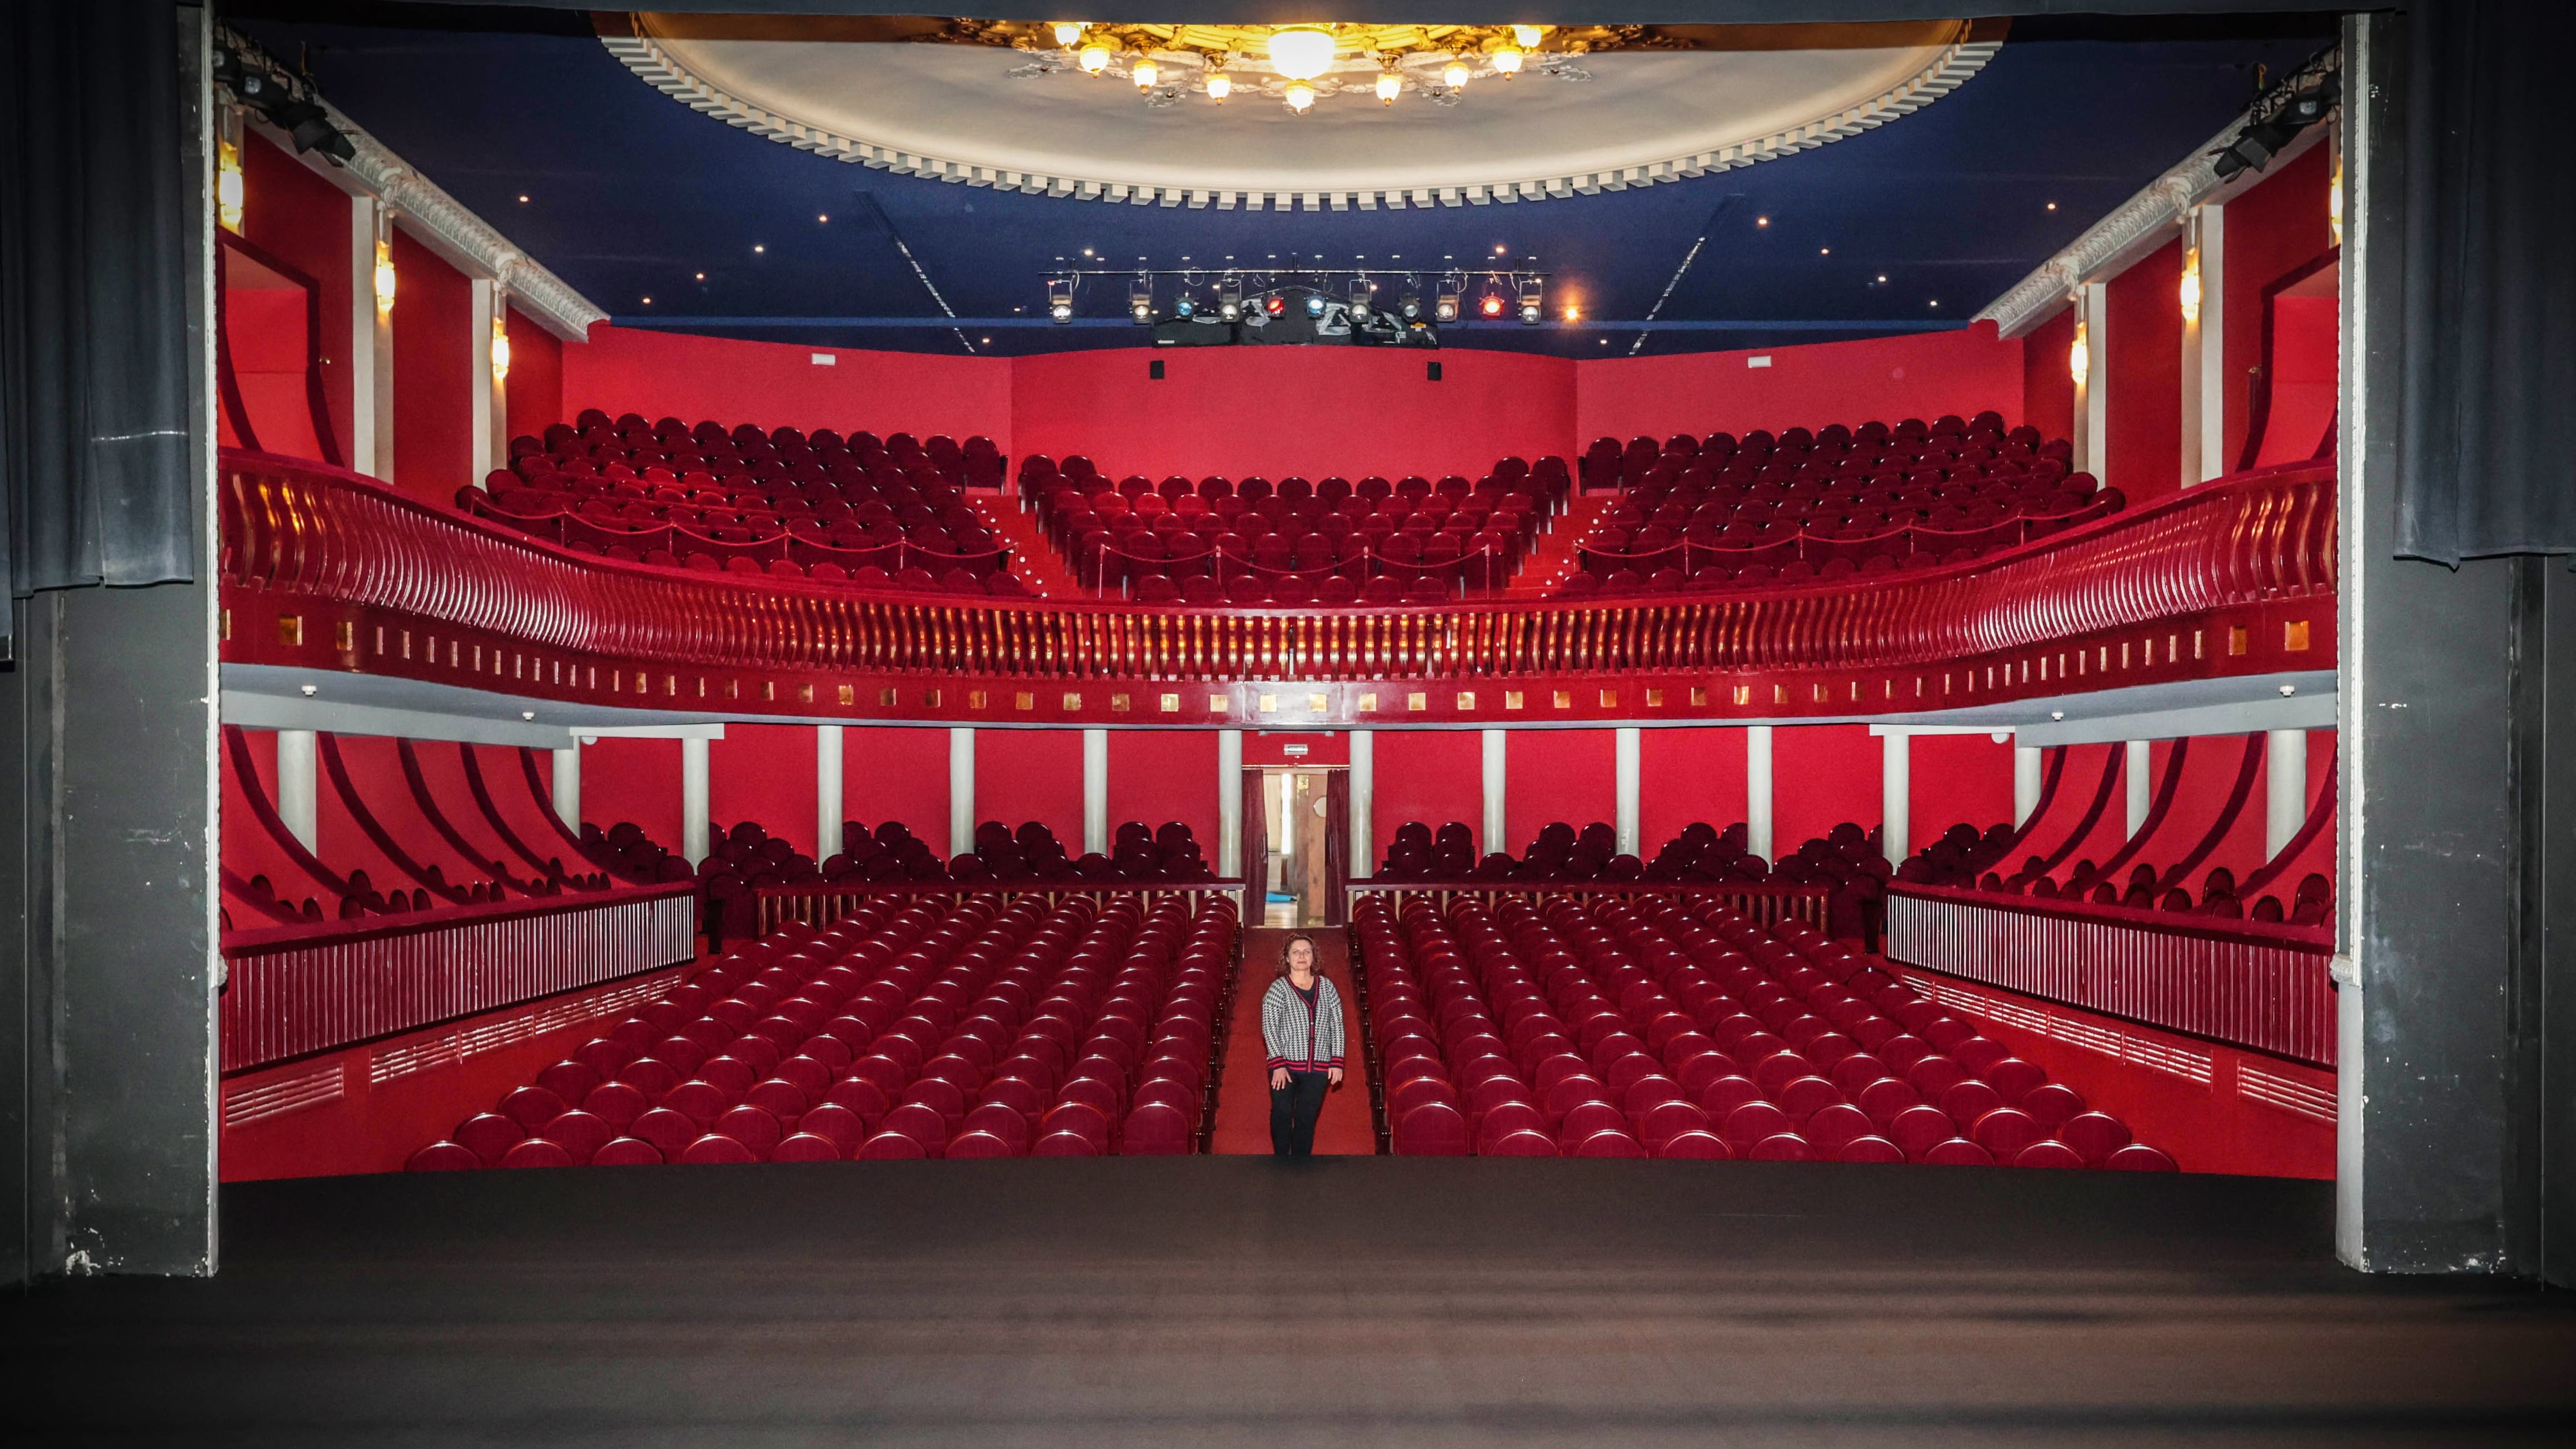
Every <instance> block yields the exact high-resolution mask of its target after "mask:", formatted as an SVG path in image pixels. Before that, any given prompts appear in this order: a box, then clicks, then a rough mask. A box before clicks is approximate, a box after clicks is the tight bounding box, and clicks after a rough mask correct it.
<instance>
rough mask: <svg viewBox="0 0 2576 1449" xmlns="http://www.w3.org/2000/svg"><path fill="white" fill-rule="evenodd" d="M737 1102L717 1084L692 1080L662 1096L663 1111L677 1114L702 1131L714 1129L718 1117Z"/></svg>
mask: <svg viewBox="0 0 2576 1449" xmlns="http://www.w3.org/2000/svg"><path fill="white" fill-rule="evenodd" d="M735 1100H737V1099H735V1098H733V1097H731V1096H730V1095H729V1094H727V1093H726V1092H725V1091H724V1090H723V1089H722V1088H720V1087H718V1086H717V1085H716V1084H715V1083H713V1082H709V1081H705V1080H691V1081H686V1082H682V1083H680V1084H679V1085H678V1086H676V1087H673V1088H672V1089H671V1090H670V1091H668V1092H665V1093H663V1094H662V1109H663V1110H664V1111H668V1112H677V1113H679V1114H680V1115H681V1116H683V1117H686V1118H688V1119H689V1120H690V1121H692V1122H695V1123H697V1124H698V1128H699V1130H700V1131H708V1130H711V1129H713V1128H714V1126H715V1121H716V1119H717V1118H718V1117H721V1116H723V1115H724V1114H725V1109H727V1108H729V1107H731V1106H732V1105H733V1104H734V1101H735Z"/></svg>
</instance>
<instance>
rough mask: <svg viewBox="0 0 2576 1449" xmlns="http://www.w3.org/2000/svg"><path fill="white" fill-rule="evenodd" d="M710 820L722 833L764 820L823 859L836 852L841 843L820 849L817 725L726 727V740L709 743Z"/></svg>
mask: <svg viewBox="0 0 2576 1449" xmlns="http://www.w3.org/2000/svg"><path fill="white" fill-rule="evenodd" d="M707 819H708V820H709V821H710V822H712V824H713V826H714V828H716V829H718V830H723V829H729V828H731V827H732V826H733V825H734V824H735V822H737V821H743V820H754V821H758V822H759V823H760V825H761V826H762V828H764V829H766V830H767V831H768V832H769V833H770V834H771V835H774V836H777V837H778V838H780V839H782V840H785V841H786V842H788V843H789V844H790V845H792V846H794V847H795V848H796V849H798V850H800V851H802V852H804V853H805V854H807V855H811V856H814V857H815V859H817V860H821V859H823V858H825V857H828V856H831V855H833V854H836V853H837V852H838V851H839V850H840V844H841V843H840V842H839V841H837V840H836V841H833V842H832V848H831V849H830V850H826V851H823V852H821V853H820V854H817V853H816V851H815V849H814V727H813V726H812V725H764V724H729V725H726V726H725V737H724V738H723V739H720V740H710V741H708V742H707ZM666 843H668V844H672V845H674V846H675V847H676V844H677V842H666Z"/></svg>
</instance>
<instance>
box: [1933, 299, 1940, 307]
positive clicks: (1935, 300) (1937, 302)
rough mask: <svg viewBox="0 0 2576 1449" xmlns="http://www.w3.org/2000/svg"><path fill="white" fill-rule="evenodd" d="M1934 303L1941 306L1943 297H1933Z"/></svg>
mask: <svg viewBox="0 0 2576 1449" xmlns="http://www.w3.org/2000/svg"><path fill="white" fill-rule="evenodd" d="M1932 305H1933V306H1935V307H1938V306H1940V305H1941V299H1940V298H1938V297H1935V298H1933V299H1932Z"/></svg>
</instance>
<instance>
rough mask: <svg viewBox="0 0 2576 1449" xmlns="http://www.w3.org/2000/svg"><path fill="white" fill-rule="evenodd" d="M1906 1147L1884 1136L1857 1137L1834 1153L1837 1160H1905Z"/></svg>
mask: <svg viewBox="0 0 2576 1449" xmlns="http://www.w3.org/2000/svg"><path fill="white" fill-rule="evenodd" d="M1904 1160H1905V1149H1903V1148H1901V1147H1899V1146H1897V1145H1896V1144H1895V1143H1893V1142H1890V1141H1888V1140H1887V1139H1886V1138H1884V1137H1855V1138H1853V1139H1852V1140H1851V1141H1849V1142H1846V1143H1844V1144H1843V1146H1842V1150H1841V1151H1840V1152H1837V1153H1835V1154H1834V1161H1836V1162H1903V1161H1904Z"/></svg>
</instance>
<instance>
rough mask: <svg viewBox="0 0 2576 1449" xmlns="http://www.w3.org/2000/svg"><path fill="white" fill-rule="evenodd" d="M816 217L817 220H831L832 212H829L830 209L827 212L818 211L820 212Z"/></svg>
mask: <svg viewBox="0 0 2576 1449" xmlns="http://www.w3.org/2000/svg"><path fill="white" fill-rule="evenodd" d="M814 219H815V220H816V221H830V220H831V219H832V214H831V213H830V212H828V211H827V212H821V213H818V214H817V215H816V216H815V218H814Z"/></svg>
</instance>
